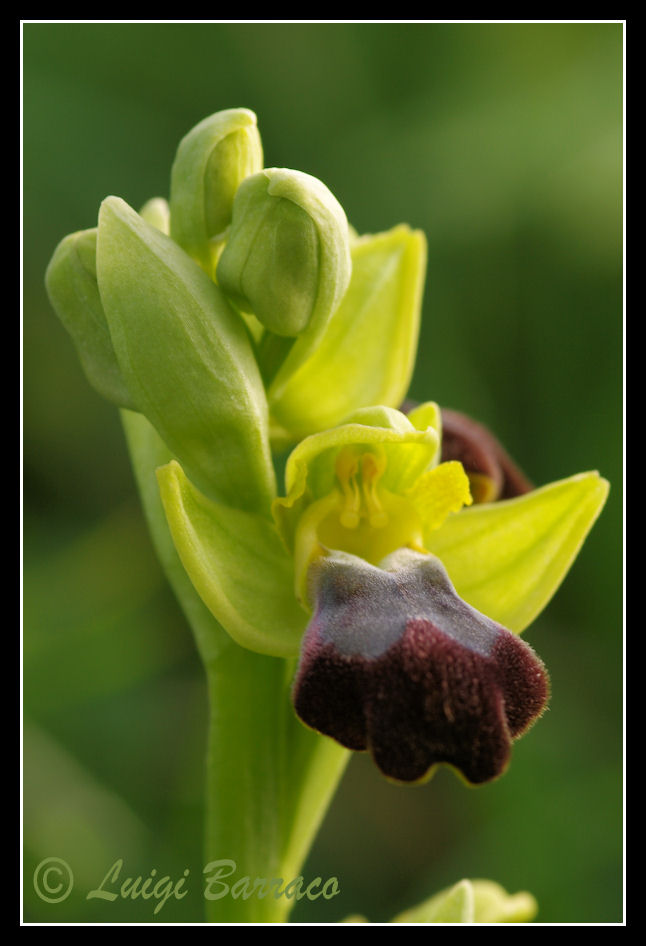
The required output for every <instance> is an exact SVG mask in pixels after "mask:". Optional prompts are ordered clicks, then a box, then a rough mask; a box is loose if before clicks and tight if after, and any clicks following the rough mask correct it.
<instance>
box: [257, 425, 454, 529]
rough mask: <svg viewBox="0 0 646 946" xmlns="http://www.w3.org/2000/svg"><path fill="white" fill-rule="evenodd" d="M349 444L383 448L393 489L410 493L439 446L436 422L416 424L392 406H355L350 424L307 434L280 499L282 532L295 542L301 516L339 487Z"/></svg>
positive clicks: (294, 453)
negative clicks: (341, 456) (341, 459)
mask: <svg viewBox="0 0 646 946" xmlns="http://www.w3.org/2000/svg"><path fill="white" fill-rule="evenodd" d="M347 446H356V447H359V448H363V447H365V449H366V450H374V451H377V452H381V451H383V453H384V454H385V457H386V465H385V469H384V473H383V477H382V479H381V482H382V484H383V486H384V487H385V488H386V489H388V490H390V491H391V492H393V493H399V494H401V493H404V492H405V491H406V490H408V489H410V488H411V487H412V486H413V485H414V483H415V482H416V480H417V479H418V478H419V477H420V476H421V475H422V473H424V472H425V471H426V470H427V469H429V468H430V467H431V466H432V465H433V463H434V461H435V459H436V457H437V454H438V451H439V436H438V434H437V431H436V430H435V429H434V428H433V427H430V426H429V427H427V428H425V429H423V430H419V429H416V428H415V427H414V426H413V425H412V424H411V422H410V421H409V419H408V418H407V417H406V415H405V414H402V413H401V412H400V411H397V410H395V409H394V408H390V407H367V408H362V409H360V410H358V411H355V412H354V413H353V414H350V415H349V417H348V418H347V423H345V424H342V425H340V426H339V427H334V428H332V430H326V431H322V432H321V433H318V434H312V436H311V437H306V438H305V440H303V441H301V443H299V445H298V446H297V447H295V449H294V450H293V451H292V452H291V454H290V455H289V458H288V460H287V466H286V468H285V486H286V492H287V496H286V497H285V498H280V499H277V500H276V501H275V502H274V507H273V511H274V517H275V519H276V523H277V525H278V528H279V531H280V534H281V536H282V537H283V539H284V541H285V542H286V544H287V546H288V547H291V546H292V542H293V536H294V531H295V528H296V524H297V522H298V519H299V518H300V515H301V513H302V512H303V509H304V507H305V506H306V505H308V504H309V503H311V502H314V501H315V500H317V499H322V498H323V497H325V496H327V495H329V494H330V493H332V492H333V490H334V489H335V487H336V468H335V463H336V458H337V456H338V453H339V450H341V448H343V447H347Z"/></svg>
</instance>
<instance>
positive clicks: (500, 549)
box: [424, 472, 610, 634]
mask: <svg viewBox="0 0 646 946" xmlns="http://www.w3.org/2000/svg"><path fill="white" fill-rule="evenodd" d="M609 488H610V487H609V484H608V482H607V480H605V479H603V478H602V477H600V476H599V474H598V473H596V472H590V473H580V474H578V475H577V476H572V477H570V478H569V479H564V480H559V481H558V482H555V483H550V484H549V485H547V486H543V487H542V488H541V489H537V490H534V491H533V492H531V493H527V494H525V495H524V496H519V497H517V498H515V499H509V500H505V501H502V502H495V503H488V504H480V505H474V506H471V507H469V508H468V509H462V510H461V511H460V512H459V513H458V514H457V515H453V516H449V518H448V519H447V520H446V522H445V523H444V524H443V525H442V527H441V528H439V529H437V531H432V532H429V533H428V535H425V536H424V542H425V546H426V548H427V549H428V551H429V552H432V553H433V554H434V555H437V556H438V558H440V559H441V560H442V562H443V563H444V566H445V567H446V570H447V571H448V573H449V575H450V577H451V581H452V582H453V584H454V585H455V588H456V591H457V593H458V594H459V595H460V597H461V598H463V599H464V600H465V601H466V602H467V603H468V604H470V605H471V606H472V607H474V608H476V609H477V610H478V611H481V612H482V613H483V614H486V615H487V616H488V617H490V618H491V619H492V620H494V621H498V622H499V623H500V624H502V625H503V626H504V627H507V628H509V630H511V631H514V632H515V633H517V634H520V633H521V632H522V631H523V630H524V629H525V628H526V627H527V626H528V625H529V624H531V622H532V621H533V620H534V618H535V617H536V616H537V615H538V614H539V613H540V612H541V611H542V610H543V608H544V607H545V606H546V605H547V603H548V601H549V600H550V599H551V598H552V596H553V595H554V593H555V592H556V590H557V588H558V587H559V585H560V584H561V582H562V581H563V579H564V577H565V575H566V574H567V572H568V570H569V568H570V566H571V565H572V563H573V561H574V559H575V558H576V556H577V554H578V552H579V549H580V548H581V546H582V544H583V541H584V539H585V537H586V536H587V534H588V532H589V531H590V529H591V528H592V526H593V524H594V522H595V520H596V518H597V516H598V515H599V513H600V512H601V510H602V508H603V505H604V503H605V501H606V497H607V495H608V490H609Z"/></svg>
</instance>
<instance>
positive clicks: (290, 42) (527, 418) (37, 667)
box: [23, 23, 623, 923]
mask: <svg viewBox="0 0 646 946" xmlns="http://www.w3.org/2000/svg"><path fill="white" fill-rule="evenodd" d="M23 30H24V33H23V40H24V324H23V339H24V484H25V485H24V700H25V722H24V737H25V745H24V782H25V793H24V794H25V801H24V843H25V858H24V866H25V870H24V878H25V880H24V894H25V918H26V919H27V920H31V921H37V922H74V921H96V922H124V921H127V922H149V921H152V920H155V919H156V920H158V921H166V922H180V921H181V922H195V921H201V920H202V916H203V914H202V906H203V904H202V901H201V894H200V880H199V875H200V871H201V866H202V853H201V817H202V809H201V805H202V779H203V769H202V753H203V745H204V739H205V716H206V696H205V688H204V681H203V678H202V673H201V670H200V666H199V664H198V661H197V658H196V654H195V650H194V647H193V644H192V640H191V636H190V633H189V631H188V629H187V626H186V624H185V622H184V620H183V618H182V615H181V613H180V612H179V610H178V608H177V606H176V605H175V603H174V600H173V599H172V597H171V595H170V592H169V591H168V590H167V588H166V586H165V584H164V580H163V578H162V576H161V574H160V571H159V568H158V566H157V563H156V560H155V557H154V554H153V552H152V549H151V547H150V543H149V540H148V536H147V533H146V530H145V528H144V525H143V523H142V519H141V515H140V512H139V507H138V501H137V498H136V495H135V489H134V485H133V479H132V475H131V472H130V468H129V463H128V458H127V454H126V450H125V446H124V442H123V437H122V433H121V430H120V425H119V420H118V416H117V412H116V411H115V410H114V409H112V408H111V407H110V406H109V405H107V404H105V403H103V402H102V401H101V400H100V399H99V397H98V396H97V395H95V394H94V392H93V390H92V389H90V387H89V386H88V385H87V383H86V382H85V379H84V376H83V375H82V372H81V369H80V367H79V363H78V362H77V359H76V356H75V354H74V351H73V348H72V345H71V342H70V341H69V339H68V337H67V336H66V334H65V332H64V330H63V329H62V327H61V326H60V324H59V323H58V322H57V320H56V318H55V316H54V314H53V312H52V310H51V309H50V306H49V304H48V301H47V298H46V295H45V292H44V288H43V274H44V271H45V267H46V265H47V262H48V260H49V258H50V256H51V254H52V252H53V250H54V248H55V246H56V244H57V243H58V241H59V240H60V239H61V238H62V237H63V236H64V235H65V234H67V233H68V232H70V231H73V230H78V229H84V228H86V227H91V226H94V225H95V224H96V215H97V210H98V206H99V203H100V201H101V200H102V199H103V198H104V197H105V196H106V195H108V194H117V195H119V196H121V197H123V198H124V199H125V200H126V201H128V203H130V204H131V205H133V206H135V207H139V206H141V205H142V204H143V203H144V202H145V201H146V200H147V199H148V198H149V197H151V196H154V195H167V193H168V182H169V174H170V166H171V163H172V160H173V157H174V152H175V148H176V147H177V144H178V142H179V140H180V138H181V137H182V136H183V135H184V134H185V133H186V132H187V131H188V130H189V129H190V128H191V127H192V125H194V124H195V123H196V122H197V121H199V120H201V119H202V118H204V117H205V116H207V115H209V114H211V113H212V112H214V111H217V110H219V109H222V108H228V107H233V106H241V105H244V106H247V107H249V108H251V109H253V110H254V111H255V112H256V113H257V115H258V119H259V126H260V130H261V134H262V138H263V144H264V149H265V162H266V164H267V165H268V166H287V167H294V168H297V169H299V170H303V171H307V172H309V173H311V174H314V175H316V176H318V177H320V178H321V179H322V180H323V181H324V182H325V183H326V184H327V185H328V186H329V187H330V189H331V190H332V191H333V192H334V193H335V195H336V196H337V197H338V198H339V200H340V201H341V203H342V204H343V206H344V208H345V210H346V212H347V214H348V217H349V219H350V221H351V222H352V223H353V225H354V226H355V227H356V228H357V229H358V230H360V231H377V230H382V229H387V228H389V227H391V226H392V225H394V224H396V223H398V222H401V221H405V222H408V223H410V224H411V225H413V226H415V227H419V228H421V229H422V230H424V231H425V233H426V235H427V237H428V243H429V267H428V280H427V288H426V294H425V301H424V323H423V331H422V337H421V343H420V352H419V360H418V363H417V368H416V372H415V377H414V380H413V384H412V389H411V395H412V396H413V397H415V398H417V399H434V400H437V401H439V402H440V403H441V404H443V405H445V406H450V407H453V408H457V409H461V410H464V411H467V412H469V413H471V414H473V415H475V416H476V417H478V418H479V419H481V420H482V421H484V422H486V423H488V424H489V425H490V426H491V427H492V428H493V429H494V430H495V431H496V433H497V434H498V435H499V436H500V437H501V438H502V439H503V441H504V442H505V443H506V445H507V446H508V448H509V449H510V451H511V452H512V453H513V455H514V456H515V457H516V458H517V460H518V461H519V462H520V463H521V465H522V466H523V467H524V468H525V469H526V471H527V472H528V473H529V474H530V476H531V477H532V478H533V479H534V481H535V482H536V483H537V484H542V483H545V482H548V481H550V480H554V479H560V478H562V477H565V476H569V475H571V474H573V473H576V472H579V471H583V470H588V469H599V470H600V471H601V473H602V474H603V475H605V476H606V477H607V478H608V479H610V481H611V483H612V491H611V495H610V499H609V501H608V504H607V506H606V509H605V511H604V512H603V514H602V517H601V519H600V520H599V522H598V523H597V525H596V526H595V527H594V529H593V532H592V534H591V536H590V538H589V540H588V542H587V544H586V546H585V548H584V550H583V552H582V554H581V556H580V558H579V559H578V561H577V562H576V564H575V565H574V567H573V569H572V571H571V573H570V575H569V576H568V578H567V580H566V582H565V584H564V585H563V587H562V589H561V590H560V592H559V594H558V595H557V597H556V598H555V600H554V601H553V602H552V604H551V605H550V606H549V608H548V609H547V610H546V611H545V612H544V614H543V615H542V616H541V618H540V619H539V620H538V621H537V622H536V623H535V624H534V625H533V627H532V628H530V630H529V631H528V633H527V639H528V640H529V642H530V643H531V644H532V645H533V646H534V647H535V648H536V649H537V651H538V653H539V654H540V655H541V657H542V658H543V659H544V660H545V662H546V664H547V666H548V667H549V669H550V672H551V677H552V687H553V697H552V701H551V709H550V711H549V713H548V714H547V715H546V716H545V717H544V719H543V720H541V721H540V723H539V724H538V725H537V726H536V728H535V729H534V730H533V731H532V732H531V733H530V734H529V735H528V736H527V737H526V738H525V739H523V740H521V741H520V742H519V743H518V745H517V746H516V748H515V751H514V758H513V762H512V765H511V768H510V770H509V771H508V773H507V774H506V775H505V777H504V778H502V779H501V780H500V781H499V782H497V783H495V784H492V785H489V786H485V787H482V788H480V789H469V788H467V787H465V786H464V785H463V784H462V783H461V782H459V781H458V780H457V779H456V778H455V777H454V776H453V775H451V774H450V773H449V772H444V771H443V772H440V773H439V774H438V775H437V776H436V777H435V778H434V779H433V780H432V781H431V782H430V783H428V784H427V785H425V786H423V787H416V788H408V789H406V788H401V787H395V786H393V785H390V784H388V783H386V782H385V781H384V780H382V779H381V778H380V777H379V776H378V774H377V772H376V770H375V769H374V767H373V766H372V764H371V762H370V761H369V760H368V759H366V758H365V757H358V756H357V757H355V758H354V759H353V761H352V763H351V765H350V767H349V769H348V772H347V775H346V776H345V778H344V781H343V783H342V785H341V788H340V790H339V792H338V794H337V796H336V798H335V800H334V803H333V805H332V808H331V809H330V812H329V814H328V817H327V819H326V821H325V823H324V826H323V828H322V831H321V833H320V835H319V837H318V840H317V842H316V844H315V846H314V848H313V850H312V852H311V855H310V858H309V860H308V862H307V865H306V867H305V871H304V873H305V875H306V877H309V878H312V877H314V876H316V875H321V876H322V877H323V878H326V877H330V876H332V875H335V876H337V877H338V878H339V884H340V887H341V891H342V893H341V895H339V896H338V897H337V898H335V899H334V900H331V901H329V902H326V901H317V902H315V903H310V902H308V901H307V900H304V901H302V902H301V903H300V904H299V905H298V906H297V908H296V910H295V912H294V915H293V917H294V919H295V920H299V921H302V922H315V921H328V922H334V921H338V920H339V919H341V918H342V917H344V916H345V915H347V914H348V913H351V912H359V913H363V914H365V915H366V916H368V917H369V918H370V919H371V920H373V921H385V920H387V919H389V917H391V916H392V915H393V914H394V913H395V912H396V911H398V910H401V909H403V908H404V907H406V906H409V905H411V904H412V903H414V902H417V901H418V900H420V899H422V898H424V897H426V896H428V895H429V894H430V893H431V892H434V891H435V890H437V889H439V888H441V887H443V886H446V885H448V884H452V883H453V882H455V881H457V880H458V879H459V878H461V877H463V876H468V877H489V878H491V879H493V880H496V881H498V882H500V883H502V884H503V885H504V886H506V887H507V888H508V889H509V890H511V891H516V890H520V889H528V890H530V891H532V892H533V893H534V895H535V896H536V898H537V899H538V902H539V905H540V913H539V917H538V920H539V921H543V922H554V923H560V922H568V923H578V922H588V923H598V922H618V921H620V920H621V918H622V843H621V842H622V809H621V801H622V784H621V776H622V727H621V722H622V697H621V682H622V606H621V587H622V516H621V510H622V501H621V484H622V466H621V461H622V42H623V28H622V25H621V24H613V23H604V24H583V23H579V24H531V23H527V24H441V23H440V24H417V23H404V24H369V23H368V24H279V23H275V24H272V23H269V24H217V23H210V24H208V23H207V24H190V23H187V24H154V23H153V24H145V23H144V24H135V23H125V24H117V23H104V24H101V23H96V24H65V23H47V24H45V23H43V24H38V23H31V24H30V23H28V24H25V25H24V27H23ZM49 856H57V857H61V858H64V859H65V860H66V861H68V862H69V864H70V866H71V867H72V869H73V871H74V876H75V889H74V892H73V893H72V895H71V896H70V897H69V898H68V899H66V900H65V901H64V902H61V903H58V904H48V903H44V902H43V901H41V900H40V899H38V898H37V897H36V895H35V893H34V890H33V885H32V875H33V872H34V868H35V866H36V865H37V864H38V863H39V862H40V861H41V860H42V859H43V858H45V857H49ZM221 856H222V857H227V856H228V854H227V852H226V851H223V852H221ZM117 858H123V860H124V869H123V872H124V875H126V874H127V875H129V876H136V875H137V874H142V875H143V876H144V877H146V876H148V874H149V872H150V870H151V869H152V868H155V869H156V870H157V871H158V874H157V876H161V874H162V873H165V874H169V875H170V876H171V877H172V878H174V879H178V878H179V877H181V876H182V875H183V872H184V871H185V870H186V869H188V870H189V871H190V874H189V876H188V880H187V887H188V889H189V895H188V896H187V897H186V898H185V899H183V900H181V901H175V900H173V901H169V903H167V904H166V906H165V907H164V909H163V910H162V911H161V912H160V913H159V914H158V915H157V917H153V915H152V905H151V904H150V902H148V903H146V902H142V901H141V900H138V901H134V902H130V901H125V902H122V901H117V902H115V903H105V902H102V901H100V900H96V899H94V900H90V901H87V900H86V899H85V896H86V893H87V892H88V891H89V890H90V889H92V888H93V887H96V886H97V885H98V883H99V882H100V881H101V879H102V878H103V876H104V875H105V873H106V872H107V871H108V869H109V867H110V866H111V865H112V863H113V862H114V861H115V860H116V859H117Z"/></svg>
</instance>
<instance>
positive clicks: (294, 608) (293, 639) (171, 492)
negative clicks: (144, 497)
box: [157, 461, 307, 657]
mask: <svg viewBox="0 0 646 946" xmlns="http://www.w3.org/2000/svg"><path fill="white" fill-rule="evenodd" d="M157 479H158V482H159V488H160V493H161V498H162V502H163V505H164V510H165V512H166V519H167V522H168V525H169V528H170V531H171V535H172V537H173V541H174V543H175V548H176V549H177V553H178V555H179V557H180V559H181V561H182V564H183V565H184V568H185V569H186V572H187V574H188V576H189V578H190V579H191V581H192V583H193V586H194V588H195V590H196V591H197V592H198V594H199V595H200V597H201V599H202V601H203V602H204V604H205V605H206V606H207V608H208V609H209V610H210V611H211V613H212V614H213V616H214V617H215V618H216V619H217V620H218V621H219V622H220V624H221V625H222V627H224V629H225V630H226V631H227V632H228V633H229V634H230V635H231V637H232V638H233V639H234V640H235V641H236V642H237V643H238V644H240V645H241V646H242V647H246V648H248V649H249V650H253V651H256V652H257V653H260V654H269V655H271V656H274V657H293V656H295V655H297V654H298V651H299V647H300V641H301V637H302V635H303V632H304V630H305V626H306V624H307V615H306V614H305V612H304V611H303V610H301V608H300V607H299V606H298V604H297V602H296V600H295V598H294V595H293V590H292V589H293V582H294V578H293V565H292V561H291V559H290V558H289V556H288V555H287V553H286V551H285V549H284V547H283V545H282V543H281V541H280V539H279V537H278V534H277V532H276V529H275V527H274V526H273V524H272V523H270V522H268V521H267V520H266V519H265V518H264V517H262V516H257V515H252V514H251V513H248V512H245V511H242V510H239V509H230V508H229V507H227V506H225V505H223V504H222V503H216V502H212V501H211V500H210V499H208V498H207V497H206V496H204V495H203V494H202V493H200V491H199V490H197V489H196V488H195V487H194V486H193V484H192V483H191V482H190V480H188V479H187V477H186V476H185V474H184V472H183V470H182V468H181V466H180V465H179V464H178V463H177V462H176V461H171V463H169V464H167V465H166V466H163V467H160V468H159V469H158V470H157Z"/></svg>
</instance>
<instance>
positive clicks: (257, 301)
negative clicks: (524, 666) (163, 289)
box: [217, 168, 352, 337]
mask: <svg viewBox="0 0 646 946" xmlns="http://www.w3.org/2000/svg"><path fill="white" fill-rule="evenodd" d="M351 270H352V262H351V259H350V247H349V239H348V223H347V220H346V217H345V213H344V212H343V208H342V207H341V205H340V204H339V202H338V201H337V200H336V198H335V197H334V196H333V195H332V194H331V193H330V191H329V190H328V189H327V187H326V186H325V185H324V184H322V183H321V181H319V180H317V178H315V177H312V176H311V175H309V174H303V173H302V172H300V171H290V170H286V169H284V168H270V169H265V170H263V171H261V172H260V173H259V174H254V175H253V176H252V177H249V178H247V180H246V181H244V182H243V183H242V184H241V185H240V188H239V190H238V193H237V194H236V198H235V201H234V204H233V221H232V224H231V231H230V233H229V237H228V240H227V243H226V246H225V248H224V251H223V253H222V255H221V257H220V260H219V262H218V267H217V278H218V282H219V283H220V285H221V287H222V288H223V290H224V291H225V293H227V294H228V295H229V296H230V297H231V299H232V300H233V301H234V302H235V304H236V305H237V306H238V307H239V308H240V309H242V311H243V312H251V313H253V314H254V315H255V316H256V318H257V319H258V320H259V321H260V322H261V323H262V324H263V325H264V326H265V328H267V329H269V331H270V332H273V333H274V334H276V335H282V336H287V337H295V336H298V335H302V334H303V333H304V332H305V331H306V330H307V332H308V335H309V334H310V333H313V334H314V335H318V334H319V333H320V332H321V331H322V330H323V329H324V328H325V326H326V324H327V322H328V321H329V319H330V317H331V316H332V314H333V313H334V311H335V309H336V308H337V306H338V304H339V302H340V301H341V298H342V297H343V294H344V293H345V291H346V289H347V287H348V283H349V281H350V274H351Z"/></svg>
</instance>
